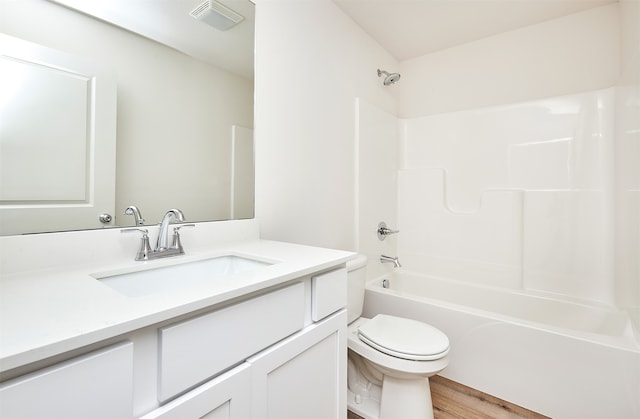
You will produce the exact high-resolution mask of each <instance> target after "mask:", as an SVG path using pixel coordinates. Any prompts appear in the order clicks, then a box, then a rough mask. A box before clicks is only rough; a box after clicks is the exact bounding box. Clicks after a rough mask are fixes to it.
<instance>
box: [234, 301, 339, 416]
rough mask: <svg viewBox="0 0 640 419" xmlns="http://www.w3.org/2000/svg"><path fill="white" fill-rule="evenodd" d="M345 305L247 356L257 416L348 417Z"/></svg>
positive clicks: (253, 402)
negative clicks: (257, 352) (330, 314)
mask: <svg viewBox="0 0 640 419" xmlns="http://www.w3.org/2000/svg"><path fill="white" fill-rule="evenodd" d="M346 327H347V314H346V311H345V310H342V311H339V312H338V313H336V314H334V315H332V316H330V317H328V318H327V319H325V320H323V321H321V322H319V323H314V324H313V325H311V326H309V327H307V328H305V329H304V330H302V331H300V332H298V333H296V334H295V335H293V336H291V337H289V338H287V339H285V340H284V341H282V342H280V343H278V344H277V345H274V346H272V347H271V348H269V349H267V350H265V351H263V352H261V353H260V354H258V355H256V356H254V357H252V358H250V359H248V360H247V362H248V363H250V364H251V386H252V387H251V388H252V403H251V406H252V411H251V413H252V417H254V418H273V419H288V418H291V419H304V418H308V419H312V418H317V419H326V418H346V415H347V403H346V394H347V389H346V383H347V377H346V365H347V342H346Z"/></svg>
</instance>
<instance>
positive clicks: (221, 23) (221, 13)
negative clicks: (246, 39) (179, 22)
mask: <svg viewBox="0 0 640 419" xmlns="http://www.w3.org/2000/svg"><path fill="white" fill-rule="evenodd" d="M189 14H190V15H191V16H193V17H194V18H196V19H198V20H199V21H201V22H204V23H206V24H208V25H211V26H213V27H214V28H216V29H219V30H222V31H224V30H227V29H229V28H231V27H233V26H235V25H237V24H238V23H240V22H242V21H243V20H244V16H242V15H240V14H238V13H236V12H235V11H233V10H231V9H230V8H228V7H227V6H225V5H224V4H221V3H219V2H217V1H215V0H207V1H205V2H204V3H202V4H200V5H199V6H198V7H196V8H195V9H193V10H192V11H191V13H189Z"/></svg>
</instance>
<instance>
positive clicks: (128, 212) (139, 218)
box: [124, 205, 144, 226]
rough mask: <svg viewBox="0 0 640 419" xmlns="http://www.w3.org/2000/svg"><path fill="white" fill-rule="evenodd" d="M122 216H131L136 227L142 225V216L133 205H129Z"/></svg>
mask: <svg viewBox="0 0 640 419" xmlns="http://www.w3.org/2000/svg"><path fill="white" fill-rule="evenodd" d="M124 215H133V219H134V221H135V224H136V225H137V226H143V225H144V218H142V214H141V213H140V210H139V209H138V207H136V206H134V205H129V206H128V207H127V209H125V210H124Z"/></svg>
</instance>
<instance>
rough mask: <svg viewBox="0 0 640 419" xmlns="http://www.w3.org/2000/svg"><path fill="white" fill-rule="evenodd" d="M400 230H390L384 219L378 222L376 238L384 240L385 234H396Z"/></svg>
mask: <svg viewBox="0 0 640 419" xmlns="http://www.w3.org/2000/svg"><path fill="white" fill-rule="evenodd" d="M399 232H400V230H391V229H390V228H387V224H386V223H385V222H384V221H380V223H379V224H378V231H377V233H378V239H379V240H380V241H382V240H384V239H385V238H387V236H388V235H389V234H396V233H399Z"/></svg>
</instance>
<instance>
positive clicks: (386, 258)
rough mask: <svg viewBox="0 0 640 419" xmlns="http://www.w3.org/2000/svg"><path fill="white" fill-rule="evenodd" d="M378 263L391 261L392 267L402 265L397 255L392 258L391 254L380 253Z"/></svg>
mask: <svg viewBox="0 0 640 419" xmlns="http://www.w3.org/2000/svg"><path fill="white" fill-rule="evenodd" d="M380 263H393V265H394V267H396V268H401V267H402V265H400V261H399V260H398V257H397V256H396V257H394V258H392V257H391V256H386V255H380Z"/></svg>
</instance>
